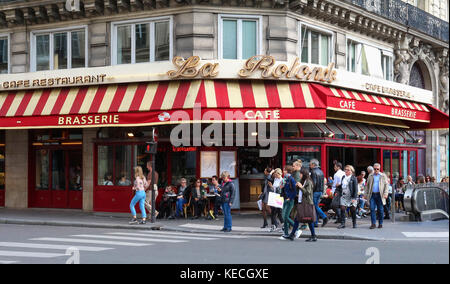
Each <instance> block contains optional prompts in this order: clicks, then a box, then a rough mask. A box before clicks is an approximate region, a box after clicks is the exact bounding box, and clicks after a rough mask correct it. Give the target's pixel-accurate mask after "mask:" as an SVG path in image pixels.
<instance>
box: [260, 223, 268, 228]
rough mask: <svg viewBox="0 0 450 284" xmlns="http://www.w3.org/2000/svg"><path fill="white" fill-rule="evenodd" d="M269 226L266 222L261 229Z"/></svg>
mask: <svg viewBox="0 0 450 284" xmlns="http://www.w3.org/2000/svg"><path fill="white" fill-rule="evenodd" d="M267 227H269V226H268V225H267V224H264V225H262V227H261V229H265V228H267Z"/></svg>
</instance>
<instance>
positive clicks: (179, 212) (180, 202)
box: [175, 198, 186, 217]
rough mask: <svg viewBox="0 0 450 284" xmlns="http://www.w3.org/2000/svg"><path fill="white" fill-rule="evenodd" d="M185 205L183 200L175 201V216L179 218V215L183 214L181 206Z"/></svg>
mask: <svg viewBox="0 0 450 284" xmlns="http://www.w3.org/2000/svg"><path fill="white" fill-rule="evenodd" d="M184 204H186V200H185V199H184V198H180V199H177V206H176V207H177V208H176V214H175V216H177V217H180V214H181V213H182V212H183V205H184Z"/></svg>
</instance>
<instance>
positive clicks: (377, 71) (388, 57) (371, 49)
mask: <svg viewBox="0 0 450 284" xmlns="http://www.w3.org/2000/svg"><path fill="white" fill-rule="evenodd" d="M347 71H350V72H355V73H358V74H362V75H366V76H372V77H378V78H382V79H385V80H390V81H392V80H393V53H392V52H391V51H389V50H385V49H381V48H378V47H375V46H372V45H368V44H364V43H360V42H358V41H354V40H352V39H349V40H348V41H347Z"/></svg>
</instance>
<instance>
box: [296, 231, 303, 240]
mask: <svg viewBox="0 0 450 284" xmlns="http://www.w3.org/2000/svg"><path fill="white" fill-rule="evenodd" d="M302 233H303V231H302V230H297V232H295V238H296V239H300V236H301V235H302Z"/></svg>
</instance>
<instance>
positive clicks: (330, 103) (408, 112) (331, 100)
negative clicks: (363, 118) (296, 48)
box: [311, 84, 431, 123]
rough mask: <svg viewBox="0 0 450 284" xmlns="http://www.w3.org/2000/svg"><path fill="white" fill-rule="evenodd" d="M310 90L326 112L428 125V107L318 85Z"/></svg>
mask: <svg viewBox="0 0 450 284" xmlns="http://www.w3.org/2000/svg"><path fill="white" fill-rule="evenodd" d="M311 88H312V89H314V91H315V92H316V93H317V94H318V95H319V96H320V97H321V98H322V100H323V101H324V103H325V104H326V105H327V109H328V110H333V111H342V112H351V113H359V114H368V115H374V116H382V117H389V118H394V119H401V120H407V121H413V122H423V123H429V122H430V120H431V112H430V110H429V107H428V106H426V105H424V104H422V103H416V102H410V101H407V100H401V99H397V98H391V97H384V96H379V95H373V94H369V93H361V92H355V91H350V90H346V89H339V88H334V87H329V86H323V85H319V84H311Z"/></svg>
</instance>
